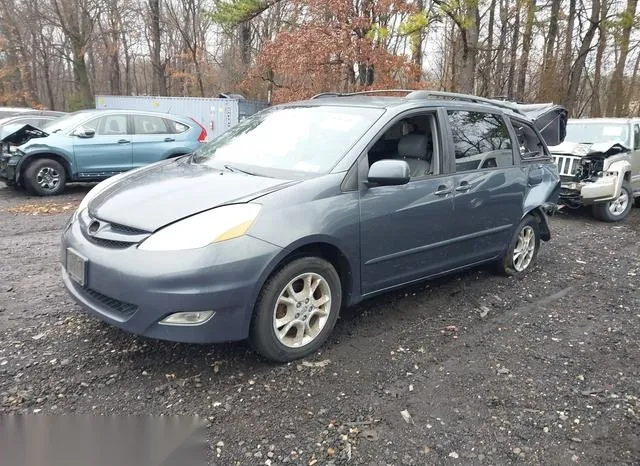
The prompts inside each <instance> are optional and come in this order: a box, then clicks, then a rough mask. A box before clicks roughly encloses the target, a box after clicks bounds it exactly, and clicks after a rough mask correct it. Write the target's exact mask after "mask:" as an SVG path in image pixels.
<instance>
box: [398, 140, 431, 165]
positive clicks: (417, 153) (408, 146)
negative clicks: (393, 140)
mask: <svg viewBox="0 0 640 466" xmlns="http://www.w3.org/2000/svg"><path fill="white" fill-rule="evenodd" d="M398 155H400V156H401V157H407V158H410V159H424V158H425V157H426V155H427V136H426V135H424V134H407V135H406V136H403V137H402V139H400V141H399V142H398Z"/></svg>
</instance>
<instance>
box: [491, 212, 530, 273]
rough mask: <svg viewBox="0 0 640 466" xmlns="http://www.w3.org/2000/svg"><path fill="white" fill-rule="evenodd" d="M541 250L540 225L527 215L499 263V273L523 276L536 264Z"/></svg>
mask: <svg viewBox="0 0 640 466" xmlns="http://www.w3.org/2000/svg"><path fill="white" fill-rule="evenodd" d="M539 249H540V225H539V224H538V221H537V220H536V218H535V217H533V216H532V215H527V216H526V217H525V218H523V219H522V221H521V222H520V224H519V225H518V227H517V228H516V230H515V233H514V234H513V237H512V238H511V241H510V242H509V246H508V249H507V252H506V254H505V255H504V257H503V258H502V259H501V260H500V261H499V262H498V264H497V267H498V272H500V273H501V274H502V275H506V276H515V277H517V276H521V275H523V274H524V273H525V272H526V271H527V270H529V269H530V268H531V266H532V264H533V263H534V262H535V260H536V257H537V256H538V251H539Z"/></svg>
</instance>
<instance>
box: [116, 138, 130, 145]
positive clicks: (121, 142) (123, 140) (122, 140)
mask: <svg viewBox="0 0 640 466" xmlns="http://www.w3.org/2000/svg"><path fill="white" fill-rule="evenodd" d="M130 142H131V141H129V140H128V139H120V140H119V141H118V144H129V143H130Z"/></svg>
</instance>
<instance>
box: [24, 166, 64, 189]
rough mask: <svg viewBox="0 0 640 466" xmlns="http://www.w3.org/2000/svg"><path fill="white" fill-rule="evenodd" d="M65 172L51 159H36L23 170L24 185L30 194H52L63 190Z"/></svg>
mask: <svg viewBox="0 0 640 466" xmlns="http://www.w3.org/2000/svg"><path fill="white" fill-rule="evenodd" d="M66 182H67V173H66V172H65V170H64V167H63V166H62V165H61V164H60V163H59V162H57V161H55V160H53V159H37V160H34V161H33V162H31V163H30V164H29V166H28V167H27V168H26V170H25V171H24V186H25V188H27V191H29V193H30V194H35V195H37V196H54V195H56V194H60V193H61V192H62V191H64V187H65V184H66Z"/></svg>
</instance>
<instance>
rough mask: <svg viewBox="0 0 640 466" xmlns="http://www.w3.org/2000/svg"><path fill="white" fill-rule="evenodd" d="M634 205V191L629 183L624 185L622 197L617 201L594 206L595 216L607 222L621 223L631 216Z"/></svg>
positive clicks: (626, 182) (621, 191) (621, 192)
mask: <svg viewBox="0 0 640 466" xmlns="http://www.w3.org/2000/svg"><path fill="white" fill-rule="evenodd" d="M632 204H633V191H632V190H631V184H629V182H628V181H625V182H624V183H622V189H621V190H620V196H619V197H618V198H617V199H614V200H611V201H609V202H604V203H602V204H596V205H594V206H593V215H594V217H596V218H597V219H599V220H603V221H605V222H620V221H621V220H624V219H625V218H627V216H628V215H629V212H630V211H631V206H632Z"/></svg>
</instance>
